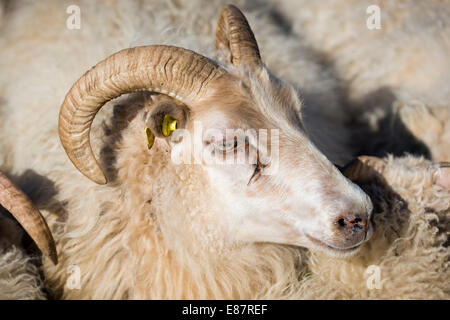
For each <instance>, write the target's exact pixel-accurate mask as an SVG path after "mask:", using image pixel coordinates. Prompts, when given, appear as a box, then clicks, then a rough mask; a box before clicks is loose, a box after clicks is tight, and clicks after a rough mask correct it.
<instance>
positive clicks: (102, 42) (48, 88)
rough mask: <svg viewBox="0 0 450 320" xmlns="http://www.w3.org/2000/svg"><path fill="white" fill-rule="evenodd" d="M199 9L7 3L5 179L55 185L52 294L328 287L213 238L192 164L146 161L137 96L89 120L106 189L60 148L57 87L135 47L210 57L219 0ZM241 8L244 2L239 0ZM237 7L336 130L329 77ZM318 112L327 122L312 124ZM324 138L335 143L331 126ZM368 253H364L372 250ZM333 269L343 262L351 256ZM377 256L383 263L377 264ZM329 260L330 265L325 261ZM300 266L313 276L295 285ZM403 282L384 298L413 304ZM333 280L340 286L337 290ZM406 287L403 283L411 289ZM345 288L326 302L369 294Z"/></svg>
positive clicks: (429, 278) (207, 195) (309, 56)
mask: <svg viewBox="0 0 450 320" xmlns="http://www.w3.org/2000/svg"><path fill="white" fill-rule="evenodd" d="M74 3H75V4H78V5H79V6H80V8H81V14H82V20H81V23H82V27H81V29H80V30H68V29H66V27H65V22H66V18H67V16H68V15H67V14H66V13H65V9H66V7H67V6H68V5H69V4H74ZM205 3H206V2H202V1H198V2H194V1H189V2H188V3H184V2H183V3H176V2H164V3H160V4H159V3H155V2H153V1H152V2H145V3H141V5H139V3H138V2H128V1H126V2H125V1H118V2H114V1H111V2H103V1H102V2H93V1H85V2H77V1H70V2H66V1H58V2H48V1H39V2H31V1H30V2H28V3H26V5H23V4H22V3H21V2H17V3H15V4H14V5H13V7H12V8H10V9H9V10H8V13H7V14H6V15H5V17H4V24H3V27H2V29H1V31H0V32H1V35H0V47H1V48H2V50H1V51H0V69H1V70H2V71H3V72H4V73H2V74H3V75H6V76H3V75H2V76H0V98H1V100H0V101H1V102H0V114H1V117H0V122H1V123H0V128H6V129H0V144H1V148H2V154H1V157H2V159H1V160H0V163H2V170H3V169H4V168H6V169H8V168H12V167H13V168H14V170H11V171H12V172H13V173H15V174H19V175H20V174H21V173H23V172H24V171H26V170H30V169H31V170H34V171H35V172H37V173H38V174H40V175H42V176H45V177H46V178H48V179H50V180H51V181H53V182H54V184H55V186H54V188H55V195H54V196H53V197H52V198H51V199H48V202H47V203H46V204H45V206H41V207H42V208H41V207H40V209H41V211H42V213H43V214H44V215H45V216H46V218H47V219H48V221H49V224H50V226H51V228H52V231H53V233H54V237H55V240H56V242H57V246H58V253H59V259H60V262H59V264H58V265H57V266H53V265H52V264H51V262H50V261H49V260H48V259H46V258H45V259H44V274H45V278H46V282H47V284H48V286H49V287H50V289H51V291H52V294H53V295H54V296H55V297H58V298H64V299H71V298H83V299H90V298H97V299H124V298H130V299H147V298H272V299H276V298H304V297H312V296H308V293H307V292H306V288H307V286H309V287H310V290H311V291H310V292H311V293H310V294H313V293H314V292H315V294H314V297H322V293H323V292H326V291H325V290H326V287H323V283H322V282H321V281H319V280H320V278H319V277H318V276H317V275H316V271H315V266H314V264H313V263H312V262H311V263H310V265H311V271H308V268H307V266H306V263H307V261H306V259H305V256H306V252H305V250H304V249H301V248H297V247H291V246H283V245H275V244H265V243H264V244H234V245H233V246H230V245H229V244H228V243H227V242H226V241H224V239H222V238H220V237H218V236H217V235H218V234H220V232H218V231H220V226H217V225H216V224H215V223H214V215H215V214H220V212H219V211H220V210H219V209H220V202H219V203H218V202H217V201H216V202H215V206H214V207H213V206H211V203H210V199H214V196H215V194H214V190H209V189H208V188H205V186H204V185H205V181H203V180H202V178H201V177H202V175H201V174H199V173H198V172H197V171H198V170H201V168H198V167H195V166H182V165H180V166H170V165H168V161H170V160H169V159H168V157H166V156H164V155H163V153H164V152H166V151H167V150H166V149H165V145H164V144H163V143H157V144H155V146H154V147H153V149H152V152H151V153H148V152H144V151H146V144H145V139H144V137H143V134H142V133H143V132H144V131H143V130H144V128H143V127H142V125H143V124H142V121H139V120H140V117H141V116H142V111H143V108H144V106H143V101H145V99H143V96H145V95H140V94H138V95H133V96H129V97H124V98H121V99H120V100H119V101H115V102H114V103H115V104H124V105H127V108H126V109H127V112H126V113H125V112H124V108H123V107H122V108H120V107H117V108H114V109H113V108H111V106H112V105H113V104H114V103H110V104H109V106H110V108H108V107H105V108H104V109H103V110H102V111H101V112H100V114H99V115H98V116H97V118H96V121H95V123H94V125H93V132H92V136H91V143H92V145H93V147H94V151H95V152H96V156H97V157H98V158H100V159H102V162H103V167H104V168H106V171H107V174H108V176H109V178H113V179H112V180H113V181H112V182H111V183H109V184H107V185H96V184H94V183H92V182H90V181H89V180H87V179H86V178H85V177H84V176H82V175H81V174H80V173H79V172H78V171H77V170H76V169H75V168H74V167H73V166H72V164H71V163H70V162H69V160H68V159H67V157H66V155H65V153H64V151H63V149H62V148H61V146H60V144H59V141H58V135H57V115H58V111H59V106H60V103H61V102H62V100H63V98H64V95H65V93H66V92H67V90H68V89H69V88H70V86H71V85H72V84H73V82H74V81H75V80H76V79H77V78H78V77H79V76H80V75H81V74H82V73H83V72H84V71H85V70H87V69H88V68H89V67H90V66H92V65H94V64H95V63H96V62H98V61H99V60H101V59H102V58H104V57H106V56H108V55H109V54H111V53H113V52H116V51H118V50H120V49H122V48H124V47H128V46H132V45H133V46H134V45H138V44H175V45H179V46H182V47H186V48H190V49H193V50H195V51H197V52H199V53H202V54H205V55H207V56H209V57H212V56H213V55H214V53H213V50H212V49H213V34H214V28H215V23H216V20H217V16H218V13H219V12H220V8H221V7H222V5H223V4H224V3H223V2H222V1H214V2H210V1H208V2H207V3H208V5H205ZM238 5H239V4H238ZM239 6H240V7H241V8H242V9H243V10H245V9H246V8H247V6H245V4H244V5H242V4H241V5H239ZM199 8H201V10H199ZM245 13H246V15H247V16H248V18H249V20H250V24H251V25H252V27H253V29H254V30H255V31H256V33H257V34H256V38H257V40H258V42H259V44H260V47H261V51H262V55H263V59H264V61H266V62H267V64H268V66H269V68H271V69H272V70H274V72H277V75H278V76H280V77H282V78H284V79H286V80H288V81H290V82H292V83H293V84H295V85H296V86H297V87H299V88H300V89H301V92H302V94H303V95H304V99H305V100H308V101H309V105H312V107H311V109H312V110H310V111H308V110H306V112H307V114H308V112H310V113H309V114H310V116H309V117H310V120H309V123H310V125H311V127H317V128H320V130H322V129H323V128H325V127H328V128H329V127H330V126H329V125H328V124H327V123H328V122H329V120H336V121H337V122H338V123H339V122H341V121H342V122H344V121H345V120H346V119H345V118H346V115H345V113H341V112H337V111H339V110H340V105H339V95H338V94H337V84H336V83H335V81H334V79H333V77H332V72H330V71H329V70H327V69H324V68H323V67H322V66H321V65H320V63H318V62H319V61H316V58H314V55H313V52H310V51H309V50H308V49H307V48H306V47H304V46H303V45H301V44H298V41H297V39H294V40H290V38H289V37H287V36H285V35H283V34H281V32H280V30H279V29H277V28H276V27H274V26H272V25H271V24H270V23H268V21H270V20H269V18H268V17H267V15H266V14H263V13H260V12H258V11H254V10H253V11H252V10H249V11H245ZM43 20H45V23H42V21H43ZM259 30H264V31H263V32H259ZM280 43H281V44H282V45H280ZM321 106H322V107H323V108H320V107H321ZM130 110H131V111H134V112H130ZM315 113H317V114H315ZM315 117H317V119H325V120H317V122H315V121H316V120H315V119H316V118H315ZM321 121H322V122H321ZM327 121H328V122H327ZM5 123H7V124H8V125H7V126H5ZM307 123H308V122H307ZM11 133H14V134H11ZM333 135H334V136H336V137H337V138H340V135H339V134H336V132H333ZM11 137H14V139H12V138H11ZM316 139H317V141H318V142H320V141H322V142H324V144H323V146H327V145H331V146H336V145H337V143H336V141H333V140H331V139H328V138H327V137H326V136H325V137H319V138H316ZM319 139H321V140H320V141H319ZM319 145H320V144H319ZM344 147H345V143H344ZM322 149H323V150H324V151H325V152H326V153H327V155H328V156H329V157H331V158H337V159H339V158H341V159H340V160H341V161H343V160H344V159H345V158H346V157H345V154H343V152H342V151H341V150H342V149H341V148H338V149H333V148H331V147H330V148H328V147H322ZM99 154H101V157H99ZM394 182H395V181H394ZM33 183H34V185H33V187H36V188H44V189H45V188H52V186H49V185H47V184H41V182H40V181H39V180H36V181H34V182H33ZM397 183H400V182H397ZM413 187H414V186H413ZM399 188H400V189H401V185H400V186H399ZM414 195H415V194H414ZM219 201H220V199H219ZM443 202H444V204H445V201H443ZM444 204H440V205H442V206H444ZM212 208H213V209H212ZM419 208H422V207H419ZM446 208H448V203H447V207H446ZM446 208H444V207H441V208H439V210H447V209H446ZM420 210H422V209H418V211H419V215H420V212H421V211H420ZM177 212H178V213H183V214H182V215H181V214H176V213H177ZM203 212H208V213H210V214H208V215H203V214H202V213H203ZM218 229H219V230H218ZM377 232H380V231H377ZM426 235H427V236H429V234H428V233H427V234H426ZM416 236H417V237H418V239H419V238H420V240H418V241H421V240H426V241H428V239H429V238H425V239H422V238H421V236H422V234H421V233H418V234H417V235H416ZM374 239H376V237H374ZM430 241H431V240H430ZM369 245H370V243H369V244H367V246H369ZM368 249H370V248H365V249H364V250H366V251H367V252H372V251H370V250H368ZM424 250H425V249H424ZM428 250H431V251H433V250H434V249H433V248H431V249H430V248H428ZM378 254H382V253H381V252H379V251H378V250H375V252H373V255H374V256H377V255H378ZM406 257H409V259H408V258H405V260H404V261H403V260H402V261H397V262H398V265H399V268H405V267H408V268H411V270H413V269H414V270H415V271H414V272H415V273H414V274H419V275H422V276H423V278H424V279H426V282H425V284H424V287H427V286H436V287H439V286H443V285H445V282H443V281H442V277H447V276H448V273H446V272H445V269H444V270H441V271H440V272H437V273H436V274H437V276H435V275H434V274H433V273H432V272H434V271H433V270H439V269H440V268H443V262H442V260H439V259H437V260H433V261H432V262H430V263H429V264H428V265H427V268H426V269H425V268H423V267H422V265H417V266H416V265H415V264H414V262H415V261H417V260H416V258H415V257H413V256H412V255H410V256H406ZM419 257H420V256H419ZM317 259H318V258H317ZM312 261H314V260H312ZM336 261H339V263H350V264H351V263H352V262H351V261H354V260H349V261H350V262H343V261H340V260H336ZM373 261H375V262H378V263H380V264H381V266H383V261H384V260H383V261H380V260H377V259H374V260H373ZM397 262H395V263H397ZM427 262H428V261H427ZM334 263H337V262H334ZM385 263H386V264H389V263H388V262H385ZM395 263H393V264H392V265H391V266H395V265H396V264H395ZM72 265H75V266H77V267H79V270H80V275H81V278H80V280H81V283H80V289H70V288H69V287H68V286H67V285H66V281H67V280H68V278H69V276H71V275H70V274H69V272H68V271H69V267H70V266H72ZM326 265H329V266H330V268H331V267H332V266H333V265H334V264H331V263H330V264H326ZM365 266H366V265H365V264H363V265H362V266H359V267H358V270H359V271H362V270H363V269H364V268H365ZM324 267H325V266H324ZM336 270H337V269H336ZM339 270H340V269H339ZM382 270H383V269H382ZM308 272H310V273H312V277H309V278H308V277H307V278H306V280H305V279H303V275H305V274H307V273H308ZM336 272H338V271H336ZM430 272H431V275H430ZM411 273H413V271H411ZM317 274H318V275H319V276H326V275H327V273H326V272H323V273H322V272H320V273H317ZM347 275H351V276H352V277H354V278H355V279H356V281H360V280H361V277H362V275H361V274H360V273H347ZM336 278H337V279H339V278H338V277H334V276H332V277H330V279H328V280H329V288H336V287H337V286H339V285H340V282H339V281H336V282H335V280H336ZM400 279H401V278H399V279H397V280H398V282H397V284H398V285H397V287H395V288H393V290H392V291H390V294H391V296H390V297H391V298H401V297H408V296H407V294H405V292H408V290H409V289H407V288H406V287H402V286H401V281H400ZM406 280H407V279H406ZM349 282H350V281H349ZM438 282H439V283H438ZM333 283H337V285H336V286H335V287H333ZM351 283H353V281H351ZM355 283H356V282H355ZM403 283H406V285H407V286H408V288H410V287H411V284H409V283H408V281H406V282H403ZM430 283H431V284H430ZM447 283H448V281H447ZM354 286H356V287H357V289H354V288H353V287H352V286H350V288H349V289H346V290H349V292H350V293H348V292H347V291H344V290H342V291H340V292H343V293H339V292H337V293H336V292H334V293H330V294H328V296H327V297H329V298H332V297H333V296H340V297H347V298H348V297H355V298H358V297H361V296H364V293H365V291H364V289H361V286H364V282H363V281H361V283H359V284H355V285H354ZM303 288H305V289H303ZM314 288H315V290H313V289H314ZM405 288H406V289H405ZM425 289H426V288H425ZM425 289H424V290H418V292H416V293H415V294H417V297H420V298H430V294H431V295H432V296H433V297H447V298H448V296H445V294H447V295H448V288H444V289H443V290H444V291H442V290H441V291H439V290H436V291H431V290H425ZM330 291H332V290H331V289H330ZM442 292H444V293H442ZM366 294H367V292H366ZM370 294H371V295H373V294H374V293H372V292H370ZM367 295H369V294H367Z"/></svg>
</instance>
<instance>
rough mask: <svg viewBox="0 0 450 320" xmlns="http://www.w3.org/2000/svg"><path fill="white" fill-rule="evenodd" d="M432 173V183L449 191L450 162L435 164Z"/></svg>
mask: <svg viewBox="0 0 450 320" xmlns="http://www.w3.org/2000/svg"><path fill="white" fill-rule="evenodd" d="M437 166H438V168H437V169H436V171H435V173H434V179H433V181H434V183H435V184H436V185H438V186H440V187H442V188H444V189H446V190H450V162H440V163H437Z"/></svg>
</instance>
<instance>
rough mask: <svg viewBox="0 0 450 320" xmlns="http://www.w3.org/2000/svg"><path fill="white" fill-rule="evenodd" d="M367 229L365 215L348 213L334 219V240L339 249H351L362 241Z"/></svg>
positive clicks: (367, 223)
mask: <svg viewBox="0 0 450 320" xmlns="http://www.w3.org/2000/svg"><path fill="white" fill-rule="evenodd" d="M368 227H369V221H368V219H367V215H366V214H355V213H351V212H350V213H348V214H347V215H345V216H340V217H339V218H338V219H336V239H339V240H338V241H337V243H336V244H337V245H338V246H339V247H351V246H353V245H356V244H358V243H359V242H361V241H362V240H364V238H365V236H366V233H367V230H368Z"/></svg>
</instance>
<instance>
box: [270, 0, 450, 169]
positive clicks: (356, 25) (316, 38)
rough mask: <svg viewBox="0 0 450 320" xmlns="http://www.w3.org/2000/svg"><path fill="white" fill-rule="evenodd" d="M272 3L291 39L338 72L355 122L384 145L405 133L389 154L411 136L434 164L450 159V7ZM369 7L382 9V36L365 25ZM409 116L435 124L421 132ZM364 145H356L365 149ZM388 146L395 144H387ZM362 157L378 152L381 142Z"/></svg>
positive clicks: (366, 1)
mask: <svg viewBox="0 0 450 320" xmlns="http://www.w3.org/2000/svg"><path fill="white" fill-rule="evenodd" d="M269 2H270V3H272V5H273V6H274V8H276V10H277V12H278V13H279V15H281V16H282V18H281V20H282V21H283V23H284V24H286V25H289V26H290V28H291V29H290V31H291V32H292V34H296V35H297V36H298V37H299V41H301V42H303V43H305V42H306V43H308V44H309V45H311V46H312V47H313V48H314V49H315V50H316V51H317V53H318V54H319V55H321V56H322V57H323V58H324V61H326V63H327V64H329V65H330V66H332V67H333V68H334V69H335V70H336V75H337V77H338V78H340V79H342V80H343V82H344V85H343V87H344V88H345V91H346V92H345V96H346V99H347V100H348V101H349V102H350V104H351V105H352V106H355V107H356V108H357V110H356V111H357V112H356V113H355V115H357V114H359V115H358V116H357V123H360V124H362V125H363V126H368V125H369V126H370V130H371V132H373V133H374V135H375V136H376V135H381V136H383V135H384V136H387V137H388V138H385V140H388V139H389V140H396V138H398V136H399V131H398V130H401V131H402V132H405V129H403V128H406V132H405V134H404V136H403V137H402V141H400V142H399V143H398V146H399V148H400V150H396V149H395V147H391V148H390V150H389V146H386V148H388V151H390V152H397V151H399V153H400V152H401V151H402V150H401V148H404V144H405V140H406V138H408V136H409V135H408V131H409V133H411V134H412V136H413V137H415V138H416V139H417V140H418V143H420V142H423V143H424V144H425V145H426V147H427V148H428V149H429V155H430V156H431V157H432V159H434V160H438V161H448V160H450V153H449V152H450V148H449V145H450V127H449V125H448V124H449V123H450V116H449V112H450V111H449V110H450V104H449V101H450V37H449V36H448V35H449V34H450V1H448V0H431V1H415V0H405V1H389V0H376V1H372V0H362V1H361V0H344V1H342V0H324V1H314V0H299V1H298V0H292V1H290V0H273V1H272V0H271V1H269ZM371 5H376V6H378V7H379V8H380V13H381V20H380V21H381V28H380V29H374V30H370V29H369V28H367V26H366V20H367V19H368V18H369V16H370V14H372V13H373V12H370V14H369V13H367V12H366V10H367V8H368V7H369V6H371ZM283 19H285V20H283ZM353 112H355V110H354V111H353ZM411 113H413V114H421V115H420V116H419V117H430V114H431V115H433V114H434V115H433V116H435V117H436V118H437V121H436V120H435V121H433V122H426V123H429V124H430V127H429V128H428V130H424V129H423V127H422V125H421V124H420V122H417V121H416V120H414V117H410V116H409V114H411ZM383 119H386V120H383ZM395 125H397V127H396V128H394V129H393V127H394V126H395ZM359 130H361V128H359ZM358 135H359V136H360V135H361V132H356V133H355V137H356V138H357V137H358ZM375 138H376V137H375ZM367 139H368V138H366V139H365V140H366V141H361V142H360V143H362V144H366V145H367V144H368V142H367ZM378 140H380V139H378ZM378 142H380V141H378ZM369 143H370V142H369ZM389 143H391V144H395V143H396V142H389V141H388V142H386V141H384V144H389ZM401 143H403V146H402V145H401ZM364 147H366V149H365V150H364ZM413 147H414V146H413ZM363 150H364V151H365V152H372V153H377V152H378V153H380V151H382V150H381V146H380V144H379V143H378V144H377V145H375V146H373V147H369V148H368V147H367V146H363ZM411 150H412V149H411ZM413 151H416V150H413Z"/></svg>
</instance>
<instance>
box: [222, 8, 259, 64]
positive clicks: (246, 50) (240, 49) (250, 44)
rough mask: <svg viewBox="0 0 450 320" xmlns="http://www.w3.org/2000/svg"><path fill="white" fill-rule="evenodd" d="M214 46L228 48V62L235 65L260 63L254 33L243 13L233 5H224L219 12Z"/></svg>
mask: <svg viewBox="0 0 450 320" xmlns="http://www.w3.org/2000/svg"><path fill="white" fill-rule="evenodd" d="M216 48H217V49H218V50H230V52H231V61H230V62H232V63H233V64H234V65H235V66H239V65H241V64H249V65H261V64H262V62H261V56H260V54H259V49H258V44H257V43H256V39H255V35H254V34H253V31H252V29H251V28H250V25H249V24H248V21H247V19H246V18H245V16H244V14H243V13H242V12H241V10H239V9H238V8H237V7H235V6H233V5H227V6H225V7H224V8H223V9H222V12H221V13H220V16H219V21H218V22H217V30H216Z"/></svg>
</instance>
